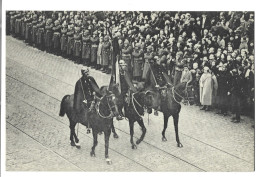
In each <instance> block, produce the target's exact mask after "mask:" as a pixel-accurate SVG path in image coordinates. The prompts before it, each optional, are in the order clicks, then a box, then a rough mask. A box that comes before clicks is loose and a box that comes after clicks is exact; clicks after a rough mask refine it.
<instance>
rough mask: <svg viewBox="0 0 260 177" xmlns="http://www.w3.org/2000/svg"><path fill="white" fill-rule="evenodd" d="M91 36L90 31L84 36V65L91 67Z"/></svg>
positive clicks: (85, 32)
mask: <svg viewBox="0 0 260 177" xmlns="http://www.w3.org/2000/svg"><path fill="white" fill-rule="evenodd" d="M90 52H91V35H90V31H89V30H87V29H86V30H85V31H84V33H83V36H82V60H83V64H84V65H87V66H89V65H90V57H91V54H90Z"/></svg>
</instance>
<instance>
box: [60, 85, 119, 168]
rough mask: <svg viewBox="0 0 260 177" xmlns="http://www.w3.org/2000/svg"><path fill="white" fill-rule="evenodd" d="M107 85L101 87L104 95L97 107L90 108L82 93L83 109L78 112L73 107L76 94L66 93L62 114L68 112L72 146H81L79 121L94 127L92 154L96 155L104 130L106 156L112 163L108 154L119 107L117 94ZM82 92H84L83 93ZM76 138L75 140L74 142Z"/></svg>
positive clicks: (97, 100) (109, 162)
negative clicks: (99, 137) (76, 131)
mask: <svg viewBox="0 0 260 177" xmlns="http://www.w3.org/2000/svg"><path fill="white" fill-rule="evenodd" d="M107 88H108V87H107V86H103V87H101V89H100V90H101V93H102V95H103V96H102V97H101V98H100V99H96V104H95V108H94V109H93V110H91V111H90V110H89V109H88V108H87V107H86V106H85V104H84V103H83V95H81V98H82V100H81V103H82V105H81V107H82V109H81V111H80V112H79V113H76V111H75V110H74V108H73V101H74V95H65V96H64V97H63V99H62V101H61V106H60V114H59V115H60V116H62V117H63V116H64V115H65V114H67V117H68V119H69V121H70V140H71V145H72V146H75V145H76V146H79V145H78V142H79V139H78V137H77V136H76V133H75V126H76V124H77V123H81V124H82V125H84V126H86V127H87V128H90V127H91V128H92V134H93V147H92V150H91V152H90V155H91V156H93V157H94V156H95V147H96V146H97V144H98V141H97V136H98V133H101V132H104V136H105V158H106V161H107V163H108V164H111V162H112V161H111V160H110V159H109V156H108V147H109V137H110V134H111V129H112V128H113V117H114V116H117V115H118V109H117V105H116V98H115V95H114V94H113V93H112V92H110V91H108V90H107ZM81 94H82V93H81ZM74 138H75V142H76V143H75V142H74Z"/></svg>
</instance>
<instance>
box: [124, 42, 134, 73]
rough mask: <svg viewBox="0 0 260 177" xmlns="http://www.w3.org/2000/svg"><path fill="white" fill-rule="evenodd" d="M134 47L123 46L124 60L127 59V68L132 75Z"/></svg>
mask: <svg viewBox="0 0 260 177" xmlns="http://www.w3.org/2000/svg"><path fill="white" fill-rule="evenodd" d="M131 54H132V47H131V46H128V47H124V48H122V60H124V61H125V63H126V64H127V69H128V72H129V74H130V75H131V73H132V56H131Z"/></svg>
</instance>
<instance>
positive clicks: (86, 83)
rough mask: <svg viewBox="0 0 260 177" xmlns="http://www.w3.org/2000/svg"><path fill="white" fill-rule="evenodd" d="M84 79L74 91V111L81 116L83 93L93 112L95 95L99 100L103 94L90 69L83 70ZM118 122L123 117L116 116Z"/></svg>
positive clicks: (77, 83)
mask: <svg viewBox="0 0 260 177" xmlns="http://www.w3.org/2000/svg"><path fill="white" fill-rule="evenodd" d="M81 74H82V77H81V78H80V79H79V80H78V81H77V82H76V85H75V91H74V105H73V107H74V109H75V111H76V114H80V113H81V112H82V111H83V110H82V107H81V105H82V103H81V102H80V101H81V96H82V95H81V94H80V93H81V92H82V91H83V97H84V101H83V103H85V104H86V106H87V108H88V109H89V110H90V111H91V110H92V109H93V106H94V103H95V95H96V96H97V97H99V98H101V97H102V93H101V92H100V90H99V87H98V85H97V83H96V81H95V79H94V78H93V77H92V76H90V74H89V69H88V68H87V67H84V68H82V69H81ZM116 117H117V120H122V118H121V116H119V115H118V116H116Z"/></svg>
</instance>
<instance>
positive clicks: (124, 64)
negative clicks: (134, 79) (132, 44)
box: [119, 60, 127, 66]
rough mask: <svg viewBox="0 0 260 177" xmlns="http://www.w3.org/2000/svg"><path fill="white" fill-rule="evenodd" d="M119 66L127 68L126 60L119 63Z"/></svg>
mask: <svg viewBox="0 0 260 177" xmlns="http://www.w3.org/2000/svg"><path fill="white" fill-rule="evenodd" d="M119 65H121V66H126V65H127V64H126V62H125V60H120V61H119Z"/></svg>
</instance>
